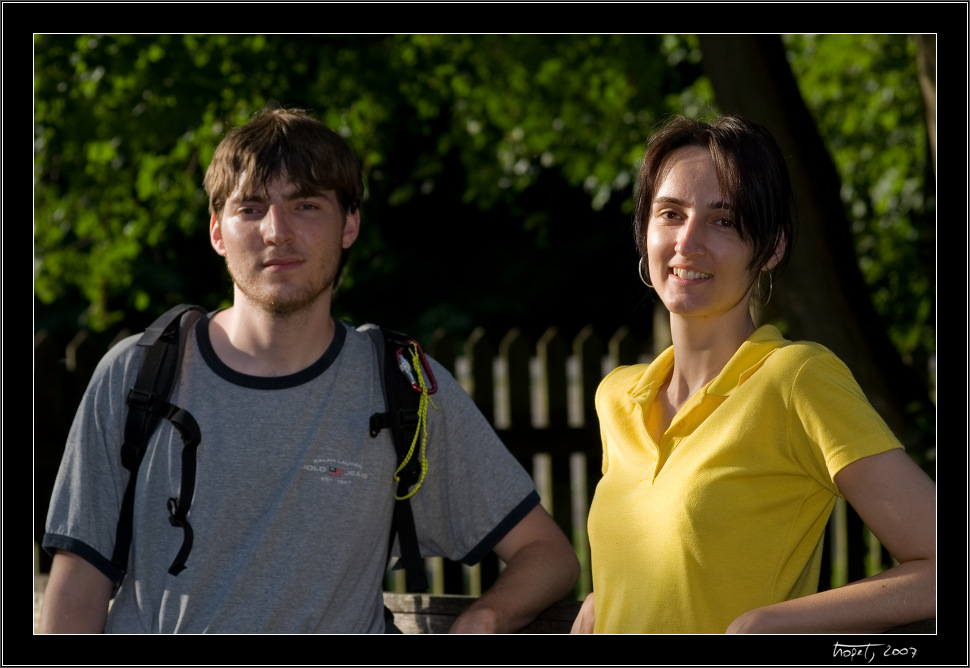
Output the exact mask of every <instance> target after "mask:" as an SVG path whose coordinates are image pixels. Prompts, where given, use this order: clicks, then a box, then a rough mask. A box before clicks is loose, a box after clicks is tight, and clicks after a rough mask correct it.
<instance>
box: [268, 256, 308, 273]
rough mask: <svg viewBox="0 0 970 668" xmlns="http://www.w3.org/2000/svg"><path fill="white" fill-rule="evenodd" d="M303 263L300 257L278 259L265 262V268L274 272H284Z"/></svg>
mask: <svg viewBox="0 0 970 668" xmlns="http://www.w3.org/2000/svg"><path fill="white" fill-rule="evenodd" d="M302 262H303V260H301V259H300V258H298V257H277V258H271V259H269V260H266V261H265V262H263V267H265V268H266V269H270V270H273V271H282V270H284V269H291V268H293V267H295V266H297V265H299V264H301V263H302Z"/></svg>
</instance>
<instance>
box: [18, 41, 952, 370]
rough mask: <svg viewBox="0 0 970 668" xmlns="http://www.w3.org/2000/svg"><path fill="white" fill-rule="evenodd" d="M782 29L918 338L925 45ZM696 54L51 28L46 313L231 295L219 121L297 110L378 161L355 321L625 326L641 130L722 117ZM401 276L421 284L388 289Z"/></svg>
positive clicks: (44, 95)
mask: <svg viewBox="0 0 970 668" xmlns="http://www.w3.org/2000/svg"><path fill="white" fill-rule="evenodd" d="M786 44H787V47H788V52H789V59H790V61H791V63H792V66H793V69H794V71H795V73H796V75H797V77H798V79H799V82H800V85H801V87H802V91H803V95H804V96H805V99H806V101H807V102H808V105H809V107H810V108H811V109H812V111H813V113H814V114H815V117H816V119H817V121H818V125H819V128H820V130H821V133H822V135H823V137H824V138H825V140H826V141H827V142H828V146H829V147H830V150H831V152H832V155H833V157H834V159H835V162H836V164H837V166H838V169H839V171H840V173H841V174H842V177H843V199H844V201H845V203H846V210H847V211H848V212H849V216H850V220H851V221H852V224H853V230H854V232H855V234H856V239H857V252H858V255H859V258H860V265H861V266H862V268H863V271H864V273H865V276H866V279H867V280H868V281H869V284H870V285H871V286H872V289H873V299H874V302H875V304H876V306H877V308H878V310H879V312H880V313H881V314H882V315H883V316H884V317H885V318H886V321H887V322H888V323H890V333H891V336H892V338H893V340H894V341H895V343H896V345H897V346H898V347H899V348H900V350H902V351H903V352H904V353H905V354H907V355H910V356H912V357H918V356H920V355H924V354H928V352H931V351H932V350H933V328H932V323H933V317H934V314H933V303H934V290H935V286H934V284H933V281H932V276H933V273H934V272H933V270H932V261H933V257H932V247H933V243H932V242H933V237H934V225H933V222H932V221H933V216H934V202H933V200H932V197H931V196H928V195H927V193H932V191H933V188H932V187H927V184H926V182H925V179H926V177H925V176H924V174H926V173H929V170H928V168H927V162H926V161H927V158H926V151H925V143H926V139H925V124H924V122H923V119H922V106H921V103H920V99H919V89H918V85H917V82H916V74H915V72H916V69H915V68H916V65H915V46H914V44H913V42H912V40H911V39H909V38H906V37H904V36H861V37H860V36H840V35H829V36H811V37H808V36H790V37H787V38H786ZM700 55H701V54H700V51H699V48H698V46H697V40H696V38H695V37H693V36H690V35H676V36H674V35H666V36H650V35H648V36H644V35H632V36H630V35H580V36H564V35H541V36H529V35H516V36H509V35H473V36H469V35H398V36H376V35H375V36H369V35H362V36H361V35H349V36H339V35H309V36H300V35H295V36H294V35H137V36H135V35H87V36H80V37H79V36H75V35H38V36H36V37H35V54H34V67H35V71H34V87H35V99H34V105H35V136H34V140H35V143H34V146H35V163H34V170H35V172H34V173H35V197H34V205H35V223H34V253H35V263H34V265H35V275H34V286H35V294H36V297H37V302H38V308H37V317H38V320H39V321H40V322H41V323H43V322H44V320H45V319H53V318H54V316H55V315H56V314H67V315H66V318H67V319H68V320H70V323H71V325H73V326H76V325H77V324H79V323H80V324H85V325H87V326H89V327H92V328H94V329H106V328H108V327H109V326H111V325H112V324H114V323H118V322H120V321H124V322H125V323H126V324H129V326H136V324H137V323H136V322H133V321H137V319H138V317H142V319H143V320H144V319H147V318H149V317H151V316H152V315H153V314H155V313H157V312H160V311H161V310H163V309H164V308H165V307H167V306H168V305H170V304H172V303H175V302H178V301H185V300H188V301H193V302H198V303H203V304H207V305H212V306H216V305H218V304H220V303H223V304H225V303H226V301H227V299H228V298H229V296H230V294H231V292H230V285H229V283H228V280H227V277H226V275H225V271H224V269H223V267H222V265H221V261H220V259H219V258H218V257H217V256H216V255H215V253H213V252H212V250H211V249H210V247H209V243H208V240H207V235H208V212H207V204H208V202H207V198H206V196H205V193H204V192H203V190H202V178H203V174H204V171H205V168H206V166H207V165H208V163H209V160H210V159H211V156H212V153H213V151H214V149H215V146H216V145H217V143H218V142H219V141H220V139H221V138H222V137H223V136H224V134H225V132H226V131H227V130H228V129H229V128H230V127H232V126H234V125H236V124H239V123H242V122H245V120H246V119H248V118H249V117H250V116H251V115H252V114H253V113H255V112H256V111H258V110H259V109H260V108H262V107H263V106H264V105H266V104H282V105H285V106H296V107H303V108H307V109H309V110H311V111H312V112H313V113H315V115H317V116H318V117H320V118H321V119H322V120H324V121H325V122H326V123H328V124H329V125H330V126H331V127H333V128H334V129H336V130H337V131H339V132H341V133H342V134H343V135H344V136H346V137H347V138H348V140H349V141H350V142H351V144H352V146H353V147H354V148H355V150H356V151H357V153H358V156H359V157H360V159H361V162H362V165H363V168H364V173H365V184H366V186H367V196H366V199H365V203H364V221H365V223H364V226H363V231H362V236H361V239H360V240H359V241H358V243H357V244H356V246H355V250H354V254H353V255H352V257H351V263H350V265H349V268H348V272H347V273H346V275H345V279H344V282H343V285H342V287H341V296H340V299H338V302H337V305H338V308H340V309H342V310H343V313H342V315H345V316H347V317H351V318H354V319H358V320H364V319H368V320H377V321H380V322H382V323H384V324H389V325H392V326H396V327H398V328H401V329H407V330H408V331H412V332H414V333H415V334H421V333H422V332H427V331H429V330H430V329H433V328H434V327H436V326H442V325H445V326H448V327H449V328H452V329H461V328H466V329H467V328H470V327H471V326H472V325H476V324H486V325H492V326H493V327H495V328H497V329H498V328H500V327H502V326H506V325H510V324H515V325H519V326H522V325H523V323H524V322H526V323H527V322H528V321H529V319H530V318H531V319H532V320H534V321H535V324H536V326H539V324H540V322H541V324H542V326H543V327H544V326H548V325H550V324H557V325H559V326H560V327H566V326H567V324H568V323H569V322H572V321H571V320H570V319H572V320H575V323H574V324H576V325H577V327H578V326H579V325H580V323H582V324H585V321H588V320H589V319H591V318H594V317H595V319H596V320H598V321H602V322H601V324H602V326H603V327H604V328H605V327H609V326H614V325H617V324H625V323H628V322H629V321H630V317H629V316H630V314H631V312H633V311H635V310H636V309H638V308H641V303H642V293H641V292H640V287H639V283H638V282H637V281H636V280H635V275H634V274H633V272H634V271H635V264H636V258H635V256H634V255H633V245H632V243H631V240H630V237H629V215H630V211H631V208H632V192H633V183H634V182H635V178H636V172H637V169H638V163H639V160H640V158H641V156H642V152H643V144H644V140H645V139H646V137H648V136H649V134H650V132H651V131H652V129H653V128H654V127H655V125H656V124H657V123H658V122H660V121H661V120H662V119H663V118H664V117H665V116H667V115H669V114H671V113H685V114H688V115H691V116H703V115H704V114H705V113H706V112H707V111H708V110H710V109H713V107H714V104H713V93H712V91H711V87H710V84H709V82H708V81H707V79H706V78H705V77H703V76H701V75H700V70H699V63H700ZM631 277H634V280H630V278H631ZM388 286H405V287H406V293H405V294H403V295H392V296H390V297H386V298H378V297H376V295H384V294H385V293H387V292H388V289H387V287H388ZM509 294H514V295H515V296H516V299H514V300H510V299H508V298H507V296H508V295H509ZM594 305H595V306H594ZM593 311H595V316H594V315H593V314H592V313H593ZM60 317H61V319H62V320H63V319H64V318H65V316H64V315H60ZM503 319H504V320H503ZM611 319H612V320H611ZM388 321H390V322H388ZM646 326H647V327H649V325H648V324H647V325H646Z"/></svg>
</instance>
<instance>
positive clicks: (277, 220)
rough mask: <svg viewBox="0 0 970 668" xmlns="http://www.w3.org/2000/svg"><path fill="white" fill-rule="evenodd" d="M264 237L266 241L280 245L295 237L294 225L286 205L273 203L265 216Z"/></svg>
mask: <svg viewBox="0 0 970 668" xmlns="http://www.w3.org/2000/svg"><path fill="white" fill-rule="evenodd" d="M263 239H265V241H266V243H268V244H272V245H277V246H278V245H280V244H284V243H287V242H288V241H291V240H292V239H293V225H292V222H291V221H290V218H289V214H288V213H287V211H286V208H285V207H282V206H279V205H277V204H272V205H270V206H269V208H268V209H267V210H266V216H265V217H264V218H263Z"/></svg>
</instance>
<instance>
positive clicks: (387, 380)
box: [361, 326, 434, 591]
mask: <svg viewBox="0 0 970 668" xmlns="http://www.w3.org/2000/svg"><path fill="white" fill-rule="evenodd" d="M361 331H364V332H366V333H367V334H368V335H369V336H370V337H371V340H372V341H373V343H374V346H375V348H376V349H377V353H378V360H379V361H380V364H379V365H378V366H379V368H380V370H381V385H382V386H383V388H384V398H385V402H386V404H387V412H386V413H375V414H374V415H372V416H371V418H370V434H371V436H372V437H376V436H377V435H378V434H379V433H380V432H381V430H383V429H390V430H391V434H392V437H393V440H394V449H395V451H396V452H397V461H398V470H397V474H396V475H397V476H398V488H397V492H396V493H395V497H394V498H395V503H394V519H393V521H392V525H391V535H390V539H389V547H388V549H390V544H393V542H394V536H395V535H397V537H398V543H399V546H400V549H401V557H400V563H401V564H402V565H403V566H404V568H405V572H406V574H407V587H408V589H409V590H410V591H426V590H427V589H428V586H429V585H428V578H427V575H426V574H425V572H424V562H423V561H422V559H421V552H420V550H419V548H418V538H417V531H416V529H415V526H414V515H413V513H412V511H411V504H410V502H409V499H410V497H411V496H412V495H413V494H414V491H409V490H410V488H411V487H412V485H415V484H416V483H419V482H420V480H421V477H422V474H423V471H422V459H423V458H422V457H415V456H409V455H413V446H414V443H415V440H416V437H417V436H418V430H419V428H420V417H419V406H420V403H421V398H422V389H421V387H420V384H419V383H418V381H417V379H416V376H415V374H416V373H417V371H416V370H414V369H412V368H411V367H410V366H409V364H410V363H409V362H407V361H406V360H405V363H404V364H401V363H400V361H401V360H402V359H404V358H403V357H402V351H404V354H409V353H407V352H406V351H409V350H411V349H416V350H417V351H420V346H418V344H417V342H416V341H414V340H413V339H411V338H409V337H407V336H405V335H403V334H399V333H397V332H392V331H389V330H384V329H381V328H379V327H371V326H367V327H364V328H362V330H361ZM421 357H422V359H423V353H422V354H421ZM424 364H425V367H424V368H425V372H426V374H427V375H428V376H431V371H430V369H429V368H428V367H427V363H426V362H425V363H424ZM430 381H431V382H432V383H433V382H434V380H433V376H431V378H430Z"/></svg>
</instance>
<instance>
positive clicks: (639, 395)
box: [630, 325, 788, 401]
mask: <svg viewBox="0 0 970 668" xmlns="http://www.w3.org/2000/svg"><path fill="white" fill-rule="evenodd" d="M787 343H788V341H787V340H786V339H785V338H784V337H782V335H781V332H779V331H778V329H777V328H776V327H775V326H774V325H762V326H761V327H759V328H758V329H756V330H755V331H754V333H753V334H751V336H749V337H748V338H747V340H746V341H745V342H744V343H742V344H741V347H740V348H738V350H737V352H735V353H734V355H732V356H731V359H730V360H728V363H727V364H725V365H724V368H723V369H721V372H720V373H719V374H717V376H716V377H715V378H714V380H712V381H711V382H710V383H708V385H707V387H706V388H705V390H704V392H705V393H706V394H712V395H716V396H721V397H726V396H729V395H730V394H731V393H732V392H733V391H734V390H735V389H737V388H738V387H740V386H741V384H742V383H744V381H746V380H747V379H748V378H750V377H751V375H752V374H753V373H754V372H755V371H757V370H758V369H759V368H761V365H762V364H764V362H765V360H767V359H768V357H769V356H770V355H771V354H772V353H773V352H775V351H776V350H778V348H781V347H782V346H784V345H786V344H787ZM673 366H674V348H673V346H671V347H669V348H667V349H666V350H664V351H663V352H662V353H660V354H659V355H658V356H657V357H656V359H654V360H653V362H651V363H650V366H649V367H648V368H647V371H646V373H644V374H643V375H642V376H641V377H640V379H639V380H638V381H637V382H636V383H635V384H634V386H633V387H632V388H631V389H630V399H631V400H633V401H642V400H643V399H647V398H649V397H651V396H652V395H654V394H656V392H657V389H658V388H659V386H660V385H661V384H662V383H663V382H664V380H665V379H666V378H667V376H669V375H670V371H671V369H672V368H673Z"/></svg>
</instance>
